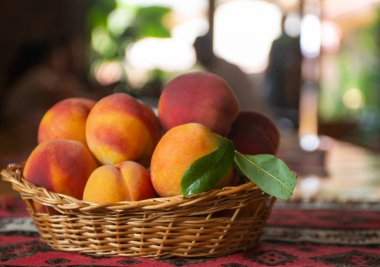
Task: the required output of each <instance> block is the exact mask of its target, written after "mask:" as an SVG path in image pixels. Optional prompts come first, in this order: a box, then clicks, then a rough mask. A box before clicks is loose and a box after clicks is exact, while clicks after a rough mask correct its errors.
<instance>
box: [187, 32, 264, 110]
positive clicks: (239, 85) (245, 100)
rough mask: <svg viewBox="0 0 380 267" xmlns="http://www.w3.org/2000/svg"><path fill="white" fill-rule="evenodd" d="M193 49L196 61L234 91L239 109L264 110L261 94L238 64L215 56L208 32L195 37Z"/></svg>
mask: <svg viewBox="0 0 380 267" xmlns="http://www.w3.org/2000/svg"><path fill="white" fill-rule="evenodd" d="M194 49H195V52H196V55H197V60H198V62H199V63H200V64H201V65H202V66H203V67H204V68H205V69H206V70H207V71H209V72H211V73H214V74H216V75H219V76H220V77H222V78H223V79H224V80H225V81H226V82H227V83H228V84H229V85H230V87H231V89H232V91H233V92H234V93H235V95H236V97H237V99H238V101H239V104H240V109H241V110H247V111H248V110H251V111H262V112H264V111H265V109H266V108H265V103H264V101H263V96H261V94H260V93H259V92H258V91H257V90H256V89H255V86H254V84H253V82H251V81H250V79H249V77H248V76H247V74H246V73H244V72H243V71H242V70H241V69H240V68H239V67H238V66H236V65H234V64H232V63H230V62H228V61H226V60H224V59H222V58H220V57H217V56H216V55H215V54H214V51H213V45H212V38H211V36H210V34H209V33H208V34H206V35H203V36H199V37H197V38H196V39H195V42H194Z"/></svg>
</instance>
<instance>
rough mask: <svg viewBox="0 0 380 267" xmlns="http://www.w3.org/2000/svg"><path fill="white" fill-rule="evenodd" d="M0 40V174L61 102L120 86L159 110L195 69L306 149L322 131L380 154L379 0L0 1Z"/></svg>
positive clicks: (21, 153)
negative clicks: (220, 81) (164, 94)
mask: <svg viewBox="0 0 380 267" xmlns="http://www.w3.org/2000/svg"><path fill="white" fill-rule="evenodd" d="M0 38H1V46H0V47H1V49H0V58H1V60H0V122H1V127H0V163H1V165H2V166H1V167H4V166H6V164H7V163H9V162H18V161H20V160H22V159H24V158H25V156H26V155H28V153H30V151H31V149H32V148H33V147H34V146H35V145H36V134H37V127H38V123H39V120H40V119H41V117H42V115H43V114H44V112H45V111H46V110H47V109H48V108H49V107H50V106H51V105H53V104H54V103H56V102H57V101H58V100H60V99H63V98H67V97H73V96H83V97H89V98H93V99H99V98H101V97H102V96H105V95H108V94H111V93H112V92H114V91H127V92H128V93H130V94H131V95H133V96H136V97H137V98H141V99H143V100H144V101H147V102H148V103H150V104H151V105H152V106H153V107H155V106H156V105H157V100H158V97H159V96H160V93H161V90H162V89H163V86H164V84H165V83H166V82H167V81H168V80H169V79H171V78H172V77H174V76H176V75H178V74H180V73H184V72H189V71H196V70H207V71H210V72H213V73H216V74H218V75H220V76H221V77H223V78H224V79H225V80H226V81H227V82H228V83H229V84H230V86H231V88H232V89H233V90H234V92H235V94H236V95H237V97H238V99H239V102H240V106H241V109H244V110H256V111H261V112H265V113H266V114H268V115H269V116H270V117H272V118H273V119H274V120H275V122H276V124H277V125H278V126H279V128H280V130H281V133H282V134H284V135H286V134H288V133H292V134H293V135H294V136H296V137H297V140H299V146H300V149H301V150H303V151H313V150H316V149H319V148H320V147H321V139H320V137H321V136H329V137H331V138H334V139H337V140H343V141H347V142H350V143H353V144H356V145H358V146H360V147H365V148H367V149H369V150H371V151H374V152H376V153H377V152H378V151H379V150H380V1H378V0H360V1H357V0H192V1H178V0H177V1H175V0H82V1H68V0H55V1H49V0H35V1H27V0H12V1H0ZM285 154H286V153H285Z"/></svg>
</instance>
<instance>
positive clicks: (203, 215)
mask: <svg viewBox="0 0 380 267" xmlns="http://www.w3.org/2000/svg"><path fill="white" fill-rule="evenodd" d="M1 176H2V179H3V180H4V181H8V182H10V183H11V184H12V186H13V188H14V189H15V190H16V191H17V192H19V194H20V195H21V198H22V199H23V201H24V203H25V205H26V208H27V210H28V212H29V214H30V215H31V216H32V218H33V220H34V222H35V224H36V226H37V228H38V231H39V233H40V236H41V239H42V240H43V241H44V242H46V243H47V244H48V245H49V246H51V247H52V248H54V249H57V250H61V251H71V252H80V253H86V254H96V255H118V256H131V257H154V258H167V257H174V256H177V257H216V256H221V255H226V254H230V253H233V252H236V251H239V250H247V249H250V248H252V247H254V246H256V245H257V244H258V243H259V240H260V236H261V233H262V228H263V226H264V224H265V222H266V220H267V218H268V216H269V214H270V211H271V208H272V205H273V203H274V201H275V198H274V197H271V196H269V195H267V194H265V193H263V192H262V191H261V190H260V189H259V188H258V187H256V186H255V185H253V184H252V183H246V184H242V185H239V186H234V187H225V188H223V189H216V190H212V191H210V192H207V193H202V194H198V195H195V196H192V197H189V198H183V197H182V196H176V197H165V198H153V199H147V200H142V201H123V202H118V203H112V204H107V205H99V204H94V203H89V202H85V201H81V200H78V199H75V198H72V197H69V196H67V195H62V194H57V193H53V192H50V191H48V190H46V189H45V188H42V187H38V186H35V185H33V184H31V183H30V182H28V181H26V180H24V179H23V178H22V167H21V166H20V165H15V164H14V165H9V166H8V167H7V168H6V169H4V170H2V172H1Z"/></svg>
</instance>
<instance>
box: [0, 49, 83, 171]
mask: <svg viewBox="0 0 380 267" xmlns="http://www.w3.org/2000/svg"><path fill="white" fill-rule="evenodd" d="M19 51H20V52H19V53H18V55H16V57H15V60H14V61H13V64H11V66H10V67H9V71H8V75H7V81H6V83H5V87H4V90H2V91H1V98H0V101H1V118H0V119H1V125H2V126H3V127H2V128H1V130H0V147H1V149H0V157H1V160H0V163H3V162H11V161H13V157H19V155H20V154H22V155H25V153H27V152H28V151H30V150H31V149H32V148H33V147H34V146H35V145H36V143H37V129H38V125H39V122H40V120H41V118H42V116H43V114H44V113H45V112H46V111H47V110H48V109H49V108H50V107H51V106H52V105H53V104H55V103H56V102H58V101H59V100H62V99H64V98H69V97H77V96H81V97H87V96H88V95H89V92H88V89H87V87H86V82H85V81H84V79H83V78H80V77H79V76H80V75H78V74H77V73H75V66H73V64H74V63H73V61H74V60H75V59H74V56H73V55H72V54H71V52H72V51H70V48H69V44H66V43H61V42H60V43H58V44H47V43H36V44H31V45H28V46H25V47H23V48H21V49H20V50H19ZM13 155H14V156H13ZM17 159H18V158H17Z"/></svg>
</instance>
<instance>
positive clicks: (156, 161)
mask: <svg viewBox="0 0 380 267" xmlns="http://www.w3.org/2000/svg"><path fill="white" fill-rule="evenodd" d="M219 138H220V136H218V135H217V134H215V133H213V132H211V131H210V130H209V129H208V128H207V127H206V126H204V125H202V124H199V123H187V124H183V125H179V126H176V127H174V128H171V129H170V130H169V131H167V132H166V133H165V134H164V135H163V136H162V138H161V139H160V141H159V142H158V144H157V146H156V149H155V150H154V152H153V156H152V161H151V166H150V173H151V179H152V184H153V187H154V189H155V190H156V192H157V193H158V194H159V195H160V196H162V197H170V196H176V195H181V194H182V192H181V179H182V176H183V174H184V173H185V171H186V170H187V169H188V168H189V167H190V165H191V164H192V163H193V162H194V161H195V160H197V159H199V158H201V157H203V156H205V155H207V154H209V153H211V152H213V151H215V150H216V149H217V148H218V146H219ZM233 176H234V172H233V168H231V169H230V170H229V171H228V173H227V174H226V175H225V177H224V178H223V179H222V180H221V181H220V182H219V184H218V186H219V187H223V186H227V185H229V184H230V183H231V182H232V179H233Z"/></svg>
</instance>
